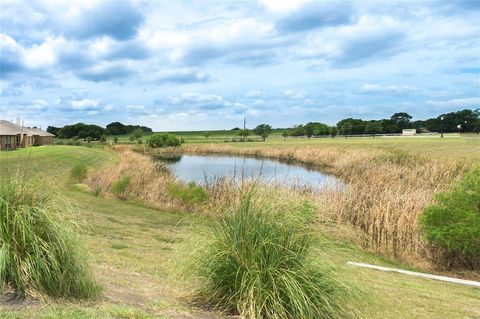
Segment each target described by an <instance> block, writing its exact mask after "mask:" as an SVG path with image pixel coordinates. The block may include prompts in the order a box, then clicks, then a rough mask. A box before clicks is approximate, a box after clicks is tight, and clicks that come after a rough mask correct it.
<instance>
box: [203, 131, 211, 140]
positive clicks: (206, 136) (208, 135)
mask: <svg viewBox="0 0 480 319" xmlns="http://www.w3.org/2000/svg"><path fill="white" fill-rule="evenodd" d="M203 136H205V139H207V138H209V137H210V136H212V133H210V132H205V133H203Z"/></svg>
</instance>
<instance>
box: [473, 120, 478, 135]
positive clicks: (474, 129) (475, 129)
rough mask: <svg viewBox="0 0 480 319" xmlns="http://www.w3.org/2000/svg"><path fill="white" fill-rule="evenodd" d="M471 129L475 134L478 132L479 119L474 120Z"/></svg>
mask: <svg viewBox="0 0 480 319" xmlns="http://www.w3.org/2000/svg"><path fill="white" fill-rule="evenodd" d="M473 131H474V132H475V133H477V135H479V134H480V119H478V120H476V121H475V123H474V124H473Z"/></svg>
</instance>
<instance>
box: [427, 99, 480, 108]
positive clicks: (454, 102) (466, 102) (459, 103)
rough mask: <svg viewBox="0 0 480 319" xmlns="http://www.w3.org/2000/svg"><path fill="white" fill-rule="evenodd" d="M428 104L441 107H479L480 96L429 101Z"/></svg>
mask: <svg viewBox="0 0 480 319" xmlns="http://www.w3.org/2000/svg"><path fill="white" fill-rule="evenodd" d="M427 104H430V105H434V106H439V107H471V108H474V107H478V106H479V105H480V97H468V98H460V99H451V100H443V101H427Z"/></svg>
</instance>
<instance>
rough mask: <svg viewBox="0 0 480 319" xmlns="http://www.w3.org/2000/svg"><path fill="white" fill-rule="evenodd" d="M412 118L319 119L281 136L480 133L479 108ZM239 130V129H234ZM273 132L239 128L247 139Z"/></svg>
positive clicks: (266, 127) (267, 128)
mask: <svg viewBox="0 0 480 319" xmlns="http://www.w3.org/2000/svg"><path fill="white" fill-rule="evenodd" d="M412 119H413V117H412V116H411V115H410V114H408V113H405V112H398V113H394V114H393V115H392V116H391V117H390V118H387V119H381V120H362V119H355V118H346V119H343V120H341V121H339V122H338V123H337V124H336V125H333V126H330V125H327V124H325V123H320V122H308V123H306V124H300V125H295V126H294V127H292V128H289V129H284V130H283V132H282V135H283V137H284V138H287V137H288V136H307V137H309V138H310V137H312V136H331V137H335V136H337V135H338V134H342V135H345V136H347V135H360V134H370V135H372V136H375V135H376V134H393V133H401V132H402V131H403V130H404V129H415V130H416V132H417V133H428V132H442V131H443V132H445V133H453V132H462V133H466V132H475V133H477V134H478V133H480V109H475V110H470V109H465V110H461V111H456V112H450V113H445V114H441V115H439V116H437V117H433V118H429V119H426V120H416V121H412ZM235 129H237V128H235ZM271 132H272V127H271V126H270V125H268V124H261V125H259V126H257V127H256V128H255V129H253V130H252V131H249V130H239V131H238V133H237V134H238V135H240V136H242V137H244V138H246V137H247V136H249V135H252V134H254V135H258V136H261V137H262V138H263V140H265V139H266V138H267V137H268V135H269V134H270V133H271Z"/></svg>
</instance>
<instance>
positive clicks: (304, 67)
mask: <svg viewBox="0 0 480 319" xmlns="http://www.w3.org/2000/svg"><path fill="white" fill-rule="evenodd" d="M477 3H478V1H468V0H467V1H456V2H455V3H453V2H452V3H446V2H444V1H443V2H442V1H429V2H416V3H412V2H400V3H397V2H395V3H374V4H372V3H370V2H350V1H347V2H345V1H330V2H325V1H306V0H292V1H289V0H259V1H258V2H257V3H252V2H241V3H236V4H235V5H232V4H229V3H223V2H208V3H201V4H200V3H196V2H191V3H189V4H188V5H185V3H182V2H158V1H153V2H144V1H138V0H131V1H104V0H88V1H55V0H48V1H47V0H32V1H29V2H28V3H27V2H18V1H13V0H7V1H5V0H4V1H2V14H1V15H0V24H1V26H2V28H1V34H0V50H1V57H0V72H1V74H2V77H1V79H0V91H1V97H2V99H1V101H0V104H1V107H2V112H3V113H2V116H3V114H7V115H8V116H10V115H11V112H12V111H10V110H15V112H17V113H19V114H13V115H11V116H14V117H16V116H17V115H22V114H28V115H29V116H30V117H31V116H32V114H34V111H35V110H37V113H38V118H39V120H41V121H44V122H45V123H46V122H48V121H52V122H54V123H50V124H56V125H61V124H67V123H70V122H72V121H79V120H85V121H97V122H98V123H100V124H102V123H103V124H107V123H110V122H112V121H114V120H120V121H122V120H126V119H128V120H129V121H133V119H145V121H147V123H148V121H150V120H151V119H153V117H154V116H157V118H156V119H157V120H158V122H153V120H152V123H158V125H167V124H168V123H167V122H168V119H169V116H172V117H171V119H175V120H178V121H179V123H180V124H179V125H184V126H183V127H176V128H175V129H180V128H183V129H189V128H192V127H195V128H197V129H205V128H208V127H209V125H210V124H209V123H211V122H212V119H214V121H215V125H217V126H222V125H223V126H226V127H235V126H238V124H237V121H238V120H239V119H240V120H241V119H242V118H243V117H244V116H247V117H254V118H256V119H258V120H259V121H260V120H261V119H263V120H262V121H263V122H269V123H270V121H271V124H273V125H275V124H277V125H282V126H288V125H291V124H292V123H301V122H304V121H305V120H310V117H311V116H317V117H320V118H319V119H318V120H321V121H325V122H327V121H330V120H331V121H333V122H335V121H336V120H338V119H339V117H342V116H355V114H358V116H367V115H368V116H373V115H374V116H376V117H381V116H382V113H385V114H386V115H390V114H391V111H392V110H393V109H394V108H395V107H397V106H399V105H401V106H402V107H403V106H404V107H405V110H406V111H409V112H411V113H412V114H414V113H415V112H416V111H417V109H416V106H418V105H419V103H423V104H425V105H427V106H428V112H430V113H434V112H435V110H436V109H438V108H441V107H443V108H456V107H464V106H463V105H465V107H469V103H472V102H475V100H471V99H475V98H478V85H479V81H478V79H477V75H478V67H477V66H478V57H477V56H476V55H475V52H478V38H479V36H480V26H479V25H478V24H475V23H472V21H476V19H478V16H479V13H480V11H479V8H478V5H477ZM60 84H61V85H60ZM185 87H187V88H188V89H185ZM167 88H168V90H167ZM186 91H188V92H186ZM182 92H183V93H182ZM425 96H428V98H425ZM428 99H429V101H428V103H427V102H424V100H428ZM41 100H43V101H45V102H47V103H49V102H50V101H55V102H56V103H53V104H52V103H49V104H48V105H44V103H43V102H40V101H41ZM349 101H355V103H354V104H355V105H353V106H352V105H349ZM114 105H115V107H114ZM477 105H478V104H477ZM6 106H9V107H7V108H6V109H5V107H6ZM42 107H44V108H46V109H49V108H52V109H54V110H55V112H39V111H38V110H40V109H41V108H42ZM158 107H161V108H162V110H163V111H162V112H161V114H162V115H161V116H159V115H156V112H158ZM113 110H122V111H124V112H113ZM272 110H275V111H274V112H272ZM442 111H443V110H442ZM9 112H10V113H9ZM428 112H427V111H425V114H426V113H428ZM51 114H54V115H55V116H52V115H51ZM88 115H90V117H89V116H88ZM91 115H95V116H94V117H93V116H91ZM432 115H434V114H432ZM5 116H6V115H5ZM334 117H335V118H334ZM162 121H163V122H162ZM202 121H203V122H202ZM217 122H218V123H217ZM182 123H183V124H182ZM233 123H235V125H232V124H233ZM175 124H176V123H175ZM202 125H203V127H202ZM172 128H174V127H172Z"/></svg>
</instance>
